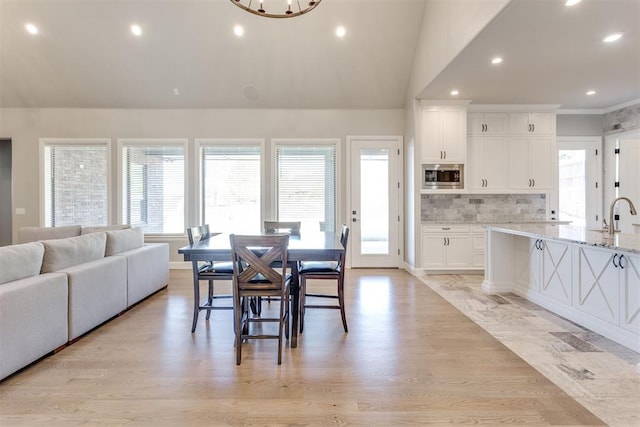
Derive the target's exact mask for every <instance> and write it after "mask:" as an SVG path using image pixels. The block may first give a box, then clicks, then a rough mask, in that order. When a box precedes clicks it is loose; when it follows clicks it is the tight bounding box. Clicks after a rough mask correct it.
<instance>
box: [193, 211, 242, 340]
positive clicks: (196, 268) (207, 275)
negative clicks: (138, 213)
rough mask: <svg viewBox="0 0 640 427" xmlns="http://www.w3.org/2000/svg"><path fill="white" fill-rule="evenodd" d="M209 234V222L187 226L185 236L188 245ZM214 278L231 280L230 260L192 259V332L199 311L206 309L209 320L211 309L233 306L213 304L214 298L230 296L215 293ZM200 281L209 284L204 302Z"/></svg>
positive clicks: (228, 295)
mask: <svg viewBox="0 0 640 427" xmlns="http://www.w3.org/2000/svg"><path fill="white" fill-rule="evenodd" d="M211 236H212V233H211V232H210V231H209V224H205V225H200V226H198V227H189V228H187V237H188V238H189V244H190V245H193V244H194V243H196V242H200V241H202V240H205V239H208V238H210V237H211ZM216 280H229V281H231V280H233V264H232V263H231V262H212V261H205V262H202V261H200V262H198V261H193V323H192V325H191V332H192V333H193V332H195V331H196V325H197V324H198V315H199V313H200V311H202V310H206V311H207V316H206V319H207V320H209V317H211V310H232V309H233V306H229V305H214V304H213V302H214V300H216V299H223V298H231V297H232V295H231V294H218V295H216V294H215V292H214V283H213V282H214V281H216ZM200 281H206V282H208V284H209V289H208V294H207V300H206V301H205V302H202V301H200Z"/></svg>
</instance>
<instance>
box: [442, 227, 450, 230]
mask: <svg viewBox="0 0 640 427" xmlns="http://www.w3.org/2000/svg"><path fill="white" fill-rule="evenodd" d="M442 229H443V230H451V227H442Z"/></svg>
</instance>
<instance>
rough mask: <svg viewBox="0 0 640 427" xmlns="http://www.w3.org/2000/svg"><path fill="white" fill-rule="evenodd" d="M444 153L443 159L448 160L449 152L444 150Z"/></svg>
mask: <svg viewBox="0 0 640 427" xmlns="http://www.w3.org/2000/svg"><path fill="white" fill-rule="evenodd" d="M443 153H444V157H443V159H446V158H447V150H444V151H443Z"/></svg>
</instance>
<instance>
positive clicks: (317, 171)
mask: <svg viewBox="0 0 640 427" xmlns="http://www.w3.org/2000/svg"><path fill="white" fill-rule="evenodd" d="M276 187H277V209H278V212H277V214H278V220H279V221H300V222H301V223H302V227H303V228H305V229H309V230H318V229H320V230H323V231H335V230H336V227H335V221H336V148H335V146H293V145H277V146H276Z"/></svg>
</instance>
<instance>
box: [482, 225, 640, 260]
mask: <svg viewBox="0 0 640 427" xmlns="http://www.w3.org/2000/svg"><path fill="white" fill-rule="evenodd" d="M486 227H487V229H489V230H496V231H501V232H505V233H509V234H516V235H521V236H526V237H534V238H536V237H539V238H545V239H553V240H560V241H565V242H569V243H578V244H583V245H590V246H598V247H602V248H606V249H611V250H616V251H624V252H631V253H636V254H640V235H638V234H627V233H615V234H614V235H613V236H611V235H610V234H609V233H607V232H606V230H605V231H604V232H603V231H594V230H590V229H587V228H584V227H579V226H576V225H570V224H558V223H553V224H550V223H529V224H514V223H509V224H487V225H486Z"/></svg>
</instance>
